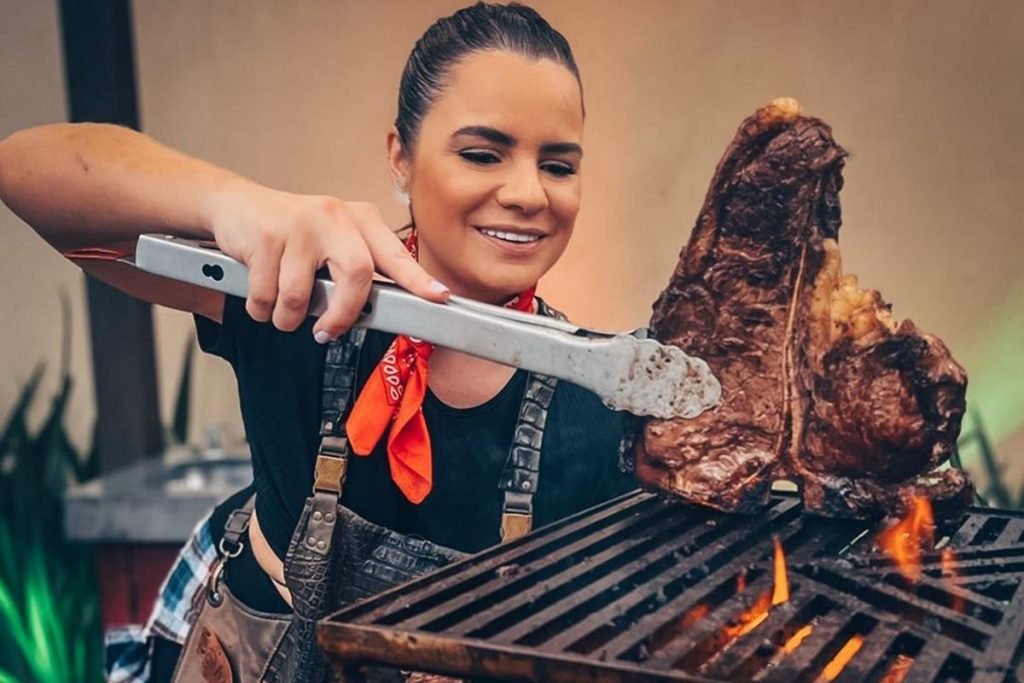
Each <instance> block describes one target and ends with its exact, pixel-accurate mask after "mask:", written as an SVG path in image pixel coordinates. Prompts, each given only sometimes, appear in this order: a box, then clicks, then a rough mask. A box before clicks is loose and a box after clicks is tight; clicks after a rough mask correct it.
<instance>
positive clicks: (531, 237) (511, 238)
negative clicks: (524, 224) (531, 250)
mask: <svg viewBox="0 0 1024 683" xmlns="http://www.w3.org/2000/svg"><path fill="white" fill-rule="evenodd" d="M477 230H479V231H480V233H481V234H482V235H486V236H487V237H493V238H494V239H498V240H501V241H503V242H510V243H512V244H529V243H531V242H538V241H540V240H541V239H543V238H544V235H535V234H528V233H523V232H511V231H509V230H495V229H492V228H477Z"/></svg>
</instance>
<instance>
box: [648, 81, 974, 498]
mask: <svg viewBox="0 0 1024 683" xmlns="http://www.w3.org/2000/svg"><path fill="white" fill-rule="evenodd" d="M846 156H847V155H846V151H845V150H844V149H843V148H842V147H840V146H839V145H838V144H836V142H835V140H833V138H832V130H831V128H830V127H829V126H828V125H827V124H825V123H824V122H823V121H821V120H819V119H816V118H813V117H810V116H805V115H803V114H802V113H801V112H800V108H799V105H798V104H797V103H796V102H795V101H793V100H790V99H779V100H775V101H774V102H772V103H771V104H769V105H768V106H766V107H762V108H761V109H759V110H758V111H757V112H755V113H754V114H753V115H752V116H751V117H749V118H748V119H747V120H746V121H744V122H743V124H742V126H740V129H739V131H738V133H737V135H736V137H735V139H734V140H733V141H732V144H730V145H729V148H728V149H727V150H726V152H725V156H724V157H723V158H722V160H721V162H720V163H719V165H718V168H717V169H716V171H715V176H714V179H713V180H712V182H711V187H710V189H709V191H708V195H707V198H706V200H705V202H704V206H703V208H702V209H701V212H700V215H699V216H698V218H697V223H696V226H695V227H694V229H693V232H692V234H691V237H690V240H689V243H688V244H687V245H686V246H685V247H684V248H683V251H682V253H681V254H680V257H679V263H678V265H677V266H676V269H675V272H674V273H673V274H672V279H671V281H670V282H669V285H668V287H667V288H666V289H665V291H663V292H662V293H661V296H659V297H658V300H657V301H656V302H655V303H654V306H653V309H654V312H653V316H652V318H651V334H652V335H653V336H654V337H655V338H656V339H658V340H659V341H661V342H663V343H667V344H672V345H675V346H679V347H681V348H682V349H683V350H685V351H686V352H687V353H689V354H691V355H694V356H698V357H700V358H703V359H704V360H706V361H707V362H708V364H709V365H710V366H711V369H712V371H713V372H714V373H715V375H716V376H717V377H718V379H719V381H720V382H721V384H722V400H721V402H720V404H719V405H718V406H717V407H716V408H714V409H712V410H709V411H707V412H705V413H703V414H702V415H700V416H698V417H697V418H695V419H671V420H650V421H649V422H647V424H646V426H645V428H644V432H643V436H642V438H641V439H639V440H638V442H637V444H638V445H637V449H636V472H637V476H638V478H639V479H640V481H641V482H642V483H643V484H644V485H645V486H647V487H648V488H652V489H655V490H660V491H664V492H668V493H671V494H673V495H676V496H679V497H681V498H683V499H685V500H686V501H689V502H695V503H700V504H703V505H709V506H711V507H714V508H718V509H721V510H726V511H731V512H747V513H750V512H755V511H757V510H760V509H761V508H763V507H764V506H765V505H766V504H767V503H768V499H769V493H770V487H771V484H772V482H773V481H775V480H777V479H789V480H791V481H794V482H796V483H797V485H798V486H799V487H800V489H801V492H802V495H803V499H804V505H805V509H806V510H808V511H810V512H814V513H817V514H821V515H826V516H835V517H867V516H872V515H875V514H878V513H880V512H884V513H889V514H893V515H902V514H905V512H906V508H907V506H908V504H909V502H910V500H911V499H912V498H913V496H914V495H923V496H926V497H927V498H929V499H930V500H931V501H932V504H933V506H935V507H936V508H937V509H936V513H937V514H940V515H952V514H956V513H957V512H958V511H960V510H962V509H963V508H964V507H965V506H966V505H968V504H969V503H970V502H971V500H972V499H973V493H974V490H973V485H972V484H971V481H970V479H969V478H968V477H967V476H966V475H965V474H964V473H963V472H961V471H959V470H954V469H947V470H944V471H936V468H937V467H938V466H939V465H941V464H942V463H944V462H945V461H946V460H947V459H948V458H949V456H950V454H951V452H952V449H953V448H954V446H955V444H956V439H957V435H958V434H959V431H960V421H961V418H962V417H963V414H964V408H965V401H964V395H965V391H966V387H967V376H966V374H965V373H964V370H963V368H962V367H961V366H960V365H959V364H958V363H957V362H956V361H955V360H953V358H952V356H950V353H949V351H948V350H947V349H946V346H945V345H944V344H943V343H942V341H941V340H940V339H938V338H937V337H934V336H932V335H930V334H926V333H924V332H922V331H921V330H919V329H918V328H917V327H915V326H914V324H913V323H912V322H910V321H909V320H905V321H903V322H902V323H898V322H897V321H896V320H894V319H893V317H892V315H891V313H890V306H889V305H888V304H886V303H885V301H883V299H882V297H881V295H880V294H879V293H878V292H877V291H874V290H864V289H860V288H859V286H858V284H857V279H856V277H854V276H853V275H844V274H843V273H842V268H841V265H840V260H839V247H838V242H837V240H838V237H839V226H840V223H841V218H840V209H839V191H840V189H841V188H842V185H843V176H842V170H843V165H844V163H845V159H846Z"/></svg>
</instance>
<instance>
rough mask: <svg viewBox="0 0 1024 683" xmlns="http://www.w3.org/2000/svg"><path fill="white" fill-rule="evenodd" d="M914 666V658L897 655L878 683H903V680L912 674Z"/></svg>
mask: <svg viewBox="0 0 1024 683" xmlns="http://www.w3.org/2000/svg"><path fill="white" fill-rule="evenodd" d="M912 666H914V658H913V657H908V656H907V655H896V657H895V659H893V660H892V664H890V665H889V669H888V670H887V671H886V672H885V676H883V677H882V680H880V681H879V682H878V683H903V679H904V678H906V677H907V674H908V673H910V667H912Z"/></svg>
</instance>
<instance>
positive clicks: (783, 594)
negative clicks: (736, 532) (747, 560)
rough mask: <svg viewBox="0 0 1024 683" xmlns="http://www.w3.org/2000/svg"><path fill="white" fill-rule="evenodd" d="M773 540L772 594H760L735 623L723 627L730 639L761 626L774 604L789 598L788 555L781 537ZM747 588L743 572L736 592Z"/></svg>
mask: <svg viewBox="0 0 1024 683" xmlns="http://www.w3.org/2000/svg"><path fill="white" fill-rule="evenodd" d="M772 541H773V543H774V545H775V560H774V565H775V581H774V586H773V588H772V592H771V594H770V595H769V594H768V593H767V592H764V593H762V594H761V595H759V596H758V598H757V602H755V603H754V604H753V606H751V608H750V609H748V610H747V611H746V612H744V613H743V614H741V615H740V617H739V619H738V620H737V621H736V623H735V624H734V625H732V626H726V627H725V628H724V629H723V635H724V636H725V637H726V638H727V639H729V640H732V639H734V638H739V637H740V636H742V635H746V634H747V633H750V632H751V631H753V630H754V629H755V628H757V627H758V626H760V625H761V622H762V621H764V620H765V619H767V618H768V614H769V612H770V611H771V608H772V606H774V605H781V604H782V603H784V602H786V601H787V600H789V579H788V577H787V574H786V556H785V554H784V553H783V552H782V543H781V542H780V541H779V538H778V537H777V536H776V537H774V538H773V539H772ZM745 589H746V579H744V578H743V574H742V573H741V574H740V575H739V577H738V578H737V580H736V592H737V593H740V592H742V590H745Z"/></svg>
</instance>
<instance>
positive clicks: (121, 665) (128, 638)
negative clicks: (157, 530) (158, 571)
mask: <svg viewBox="0 0 1024 683" xmlns="http://www.w3.org/2000/svg"><path fill="white" fill-rule="evenodd" d="M216 559H217V547H216V545H215V544H214V542H213V534H212V533H211V532H210V515H207V516H206V517H205V518H203V520H202V521H200V522H199V524H197V525H196V527H195V529H194V530H193V531H192V535H191V536H190V537H189V540H188V542H187V543H186V544H185V547H183V548H182V549H181V552H180V553H178V559H177V560H175V562H174V566H173V567H171V571H170V573H169V574H168V575H167V578H166V579H164V583H163V585H162V586H161V587H160V593H159V595H158V596H157V599H156V604H155V605H154V606H153V612H152V613H151V614H150V617H149V621H148V622H146V625H145V626H138V625H133V626H125V627H119V628H114V629H110V630H109V631H108V632H107V634H106V637H105V638H104V648H105V651H106V652H105V667H106V671H105V673H106V678H107V681H108V683H149V664H150V656H151V653H152V648H153V638H154V637H156V636H159V637H161V638H166V639H167V640H171V641H173V642H176V643H179V644H181V645H184V644H185V638H186V637H187V636H188V630H189V628H190V627H191V625H192V624H193V622H195V619H196V616H197V615H198V613H199V607H200V604H201V603H200V601H201V599H202V588H203V585H204V584H205V583H206V582H207V580H208V579H209V577H210V572H211V571H212V570H213V564H214V562H215V561H216Z"/></svg>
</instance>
